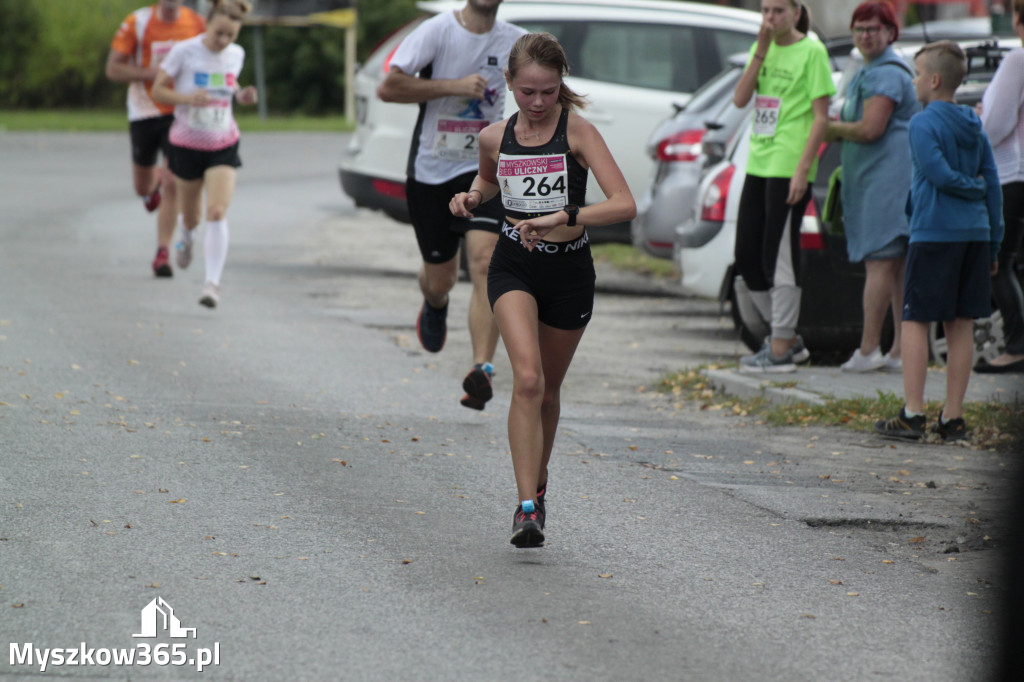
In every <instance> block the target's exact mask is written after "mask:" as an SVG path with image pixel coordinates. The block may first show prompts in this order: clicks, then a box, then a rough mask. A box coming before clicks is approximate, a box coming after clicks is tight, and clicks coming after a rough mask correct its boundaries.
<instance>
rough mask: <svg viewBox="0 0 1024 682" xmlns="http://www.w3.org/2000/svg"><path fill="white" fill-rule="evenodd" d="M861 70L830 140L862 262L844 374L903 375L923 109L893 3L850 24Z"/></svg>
mask: <svg viewBox="0 0 1024 682" xmlns="http://www.w3.org/2000/svg"><path fill="white" fill-rule="evenodd" d="M850 30H851V31H853V40H854V44H855V45H856V46H857V49H858V50H860V53H861V54H862V55H863V56H864V66H863V67H862V68H861V70H860V71H858V72H857V74H856V75H855V76H854V78H853V80H852V81H851V82H850V87H849V89H848V90H847V93H846V99H845V101H844V102H843V108H842V111H841V112H840V117H839V121H836V122H832V123H830V124H829V129H828V139H829V140H842V142H843V150H842V164H843V182H842V200H843V222H844V227H845V231H846V249H847V253H848V254H849V257H850V261H851V262H854V263H857V262H860V261H863V262H864V269H865V271H866V274H867V277H866V279H865V281H864V297H863V301H864V327H863V330H862V332H861V341H860V348H858V349H857V350H855V351H854V352H853V355H852V356H851V357H850V359H849V360H848V361H847V362H845V363H843V365H842V369H843V371H846V372H870V371H873V370H878V369H884V370H891V371H896V372H898V371H900V370H901V368H902V360H901V359H900V320H901V319H902V314H903V270H904V261H905V256H906V253H907V243H908V240H909V237H910V227H909V225H908V223H907V215H906V210H905V209H906V205H907V196H908V195H909V193H910V181H911V177H912V172H913V171H912V164H911V160H910V142H909V129H910V117H911V116H913V115H914V114H915V113H917V112H918V111H919V110H920V105H919V104H918V102H917V96H916V95H915V94H914V76H913V72H912V71H911V69H910V67H909V66H908V65H907V63H906V62H905V61H904V60H903V59H902V58H901V57H900V56H899V55H897V54H896V52H895V51H894V50H893V49H892V43H893V42H894V41H895V40H896V38H897V37H899V33H900V29H899V26H898V25H897V23H896V15H895V13H894V12H893V7H892V5H891V4H890V3H889V2H862V3H861V4H860V5H859V6H858V7H857V9H856V10H854V12H853V19H852V20H851V21H850ZM890 308H891V309H892V315H893V323H894V324H893V327H894V333H893V342H892V347H891V348H890V349H889V352H888V353H887V354H885V355H883V354H882V349H881V341H882V326H883V324H884V322H885V316H886V313H887V312H888V311H889V309H890Z"/></svg>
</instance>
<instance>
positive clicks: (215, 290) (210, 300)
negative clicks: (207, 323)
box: [199, 282, 220, 308]
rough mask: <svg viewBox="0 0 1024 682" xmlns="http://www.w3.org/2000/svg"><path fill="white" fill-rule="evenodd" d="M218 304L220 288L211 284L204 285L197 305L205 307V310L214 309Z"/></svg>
mask: <svg viewBox="0 0 1024 682" xmlns="http://www.w3.org/2000/svg"><path fill="white" fill-rule="evenodd" d="M219 302H220V287H219V286H217V285H216V284H214V283H213V282H207V283H206V284H204V285H203V295H202V296H200V297H199V305H205V306H206V307H207V308H216V307H217V303H219Z"/></svg>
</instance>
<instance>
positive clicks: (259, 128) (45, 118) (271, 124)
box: [0, 109, 354, 133]
mask: <svg viewBox="0 0 1024 682" xmlns="http://www.w3.org/2000/svg"><path fill="white" fill-rule="evenodd" d="M235 120H237V121H238V127H239V128H240V129H241V130H242V131H243V132H339V133H341V132H349V131H352V130H354V126H353V124H352V122H351V121H350V120H349V119H347V118H345V117H344V116H300V115H289V116H283V115H271V116H267V118H266V119H264V120H260V117H259V114H258V113H256V112H254V111H252V110H243V111H238V110H236V111H235ZM127 130H128V118H127V116H126V115H125V112H124V110H122V109H116V110H112V109H74V110H70V109H51V110H22V109H4V110H0V132H2V131H31V132H41V131H56V132H110V131H127Z"/></svg>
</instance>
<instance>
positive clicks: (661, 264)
mask: <svg viewBox="0 0 1024 682" xmlns="http://www.w3.org/2000/svg"><path fill="white" fill-rule="evenodd" d="M590 250H591V253H593V254H594V260H596V261H602V262H606V263H608V264H610V265H611V266H612V267H613V268H615V269H617V270H626V271H632V272H636V273H638V274H641V275H648V276H651V277H654V278H656V279H678V278H679V270H677V269H676V265H675V262H674V261H672V260H669V259H666V258H653V257H651V256H648V255H647V254H645V253H643V252H642V251H640V250H639V249H637V248H636V247H635V246H632V245H630V244H591V246H590Z"/></svg>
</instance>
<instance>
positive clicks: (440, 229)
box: [405, 172, 504, 264]
mask: <svg viewBox="0 0 1024 682" xmlns="http://www.w3.org/2000/svg"><path fill="white" fill-rule="evenodd" d="M474 177H476V173H475V172H470V173H464V174H462V175H460V176H458V177H455V178H452V179H451V180H449V181H447V182H443V183H441V184H440V185H427V184H425V183H422V182H417V181H416V180H413V179H411V178H410V179H409V180H407V181H406V183H405V197H406V200H407V201H408V203H409V217H410V218H411V219H412V227H413V229H414V230H415V231H416V243H417V244H419V247H420V255H422V256H423V260H424V262H427V263H434V264H440V263H447V262H448V261H450V260H451V259H452V258H455V254H456V253H458V251H459V239H460V238H461V237H462V235H463V234H465V233H466V232H468V231H469V230H484V231H486V232H493V233H494V234H498V233H499V232H500V231H501V221H502V219H503V218H504V209H503V208H502V206H501V200H500V199H499V198H498V197H494V198H493V199H491V200H490V201H488V202H487V203H486V204H481V205H480V206H477V207H476V209H475V210H474V211H473V214H474V217H473V219H472V220H467V219H465V218H456V217H455V216H453V215H452V212H451V210H450V209H449V208H448V204H449V203H450V202H451V200H452V197H453V196H455V195H456V194H458V193H459V192H465V191H466V190H468V189H469V186H470V185H471V184H472V183H473V178H474Z"/></svg>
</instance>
